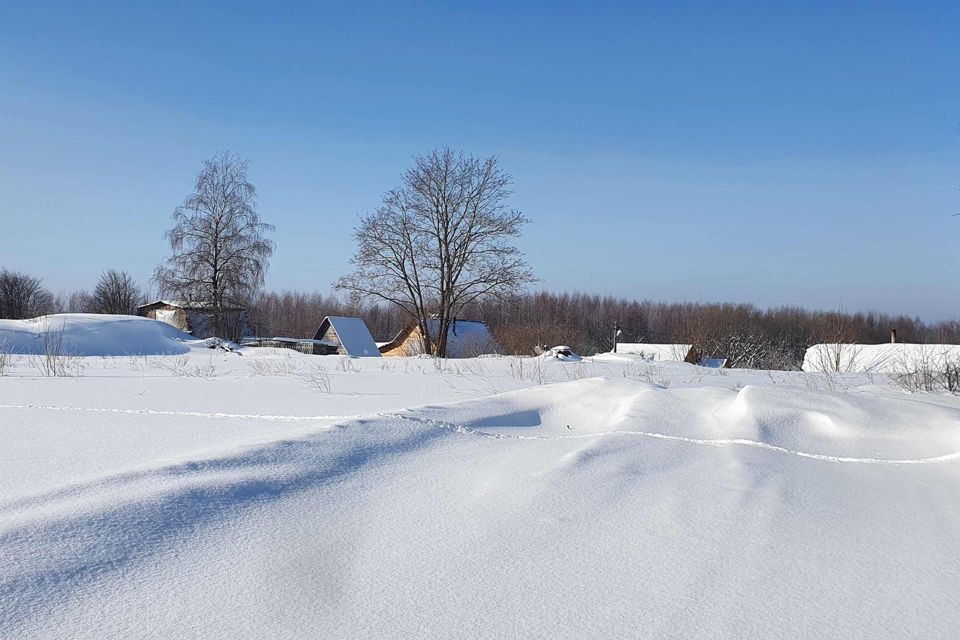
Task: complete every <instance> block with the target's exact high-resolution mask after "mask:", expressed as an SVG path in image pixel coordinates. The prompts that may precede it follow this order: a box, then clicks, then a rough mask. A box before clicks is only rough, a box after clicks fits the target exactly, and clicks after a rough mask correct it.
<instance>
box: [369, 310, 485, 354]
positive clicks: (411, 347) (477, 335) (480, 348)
mask: <svg viewBox="0 0 960 640" xmlns="http://www.w3.org/2000/svg"><path fill="white" fill-rule="evenodd" d="M428 331H430V340H431V342H436V336H437V335H438V334H439V331H440V322H439V321H438V320H437V319H436V318H431V319H430V323H429V325H428ZM499 352H500V348H499V346H498V345H497V342H496V340H494V338H493V334H491V333H490V329H489V328H488V327H487V325H486V323H485V322H482V321H480V320H454V321H453V322H452V323H451V324H450V329H449V331H448V332H447V357H448V358H474V357H476V356H479V355H483V354H487V353H499ZM380 353H382V354H383V355H384V356H387V357H407V356H416V355H420V354H422V353H423V334H422V332H421V331H420V326H419V325H418V324H417V323H416V322H412V323H410V324H409V325H407V326H406V327H404V328H403V329H402V330H401V331H400V333H398V334H397V336H396V337H395V338H394V339H393V340H391V341H390V342H387V343H385V344H382V345H380Z"/></svg>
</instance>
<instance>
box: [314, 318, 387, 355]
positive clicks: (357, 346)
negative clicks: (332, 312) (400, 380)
mask: <svg viewBox="0 0 960 640" xmlns="http://www.w3.org/2000/svg"><path fill="white" fill-rule="evenodd" d="M311 342H313V343H319V345H321V348H323V349H325V350H328V353H329V354H330V355H332V354H339V355H344V356H351V357H354V358H379V357H380V350H379V349H378V348H377V343H376V342H374V341H373V336H372V335H371V334H370V330H369V329H368V328H367V325H366V323H365V322H364V321H363V320H362V319H361V318H348V317H344V316H327V317H326V318H324V319H323V322H322V323H320V328H319V329H317V333H316V335H314V336H313V340H312V341H311Z"/></svg>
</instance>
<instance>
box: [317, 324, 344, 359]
mask: <svg viewBox="0 0 960 640" xmlns="http://www.w3.org/2000/svg"><path fill="white" fill-rule="evenodd" d="M319 340H327V341H328V342H332V343H333V344H335V345H337V354H338V355H341V356H343V355H346V354H347V352H346V351H345V350H344V348H343V343H342V342H340V336H338V335H337V330H336V329H334V328H333V325H332V324H331V325H330V326H328V327H327V330H326V331H324V332H323V335H322V336H320V338H319Z"/></svg>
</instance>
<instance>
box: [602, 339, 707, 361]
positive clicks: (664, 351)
mask: <svg viewBox="0 0 960 640" xmlns="http://www.w3.org/2000/svg"><path fill="white" fill-rule="evenodd" d="M691 349H693V345H691V344H649V343H646V342H618V343H617V353H627V354H632V355H638V356H643V357H644V358H646V359H647V360H651V361H653V362H684V361H686V359H687V356H688V355H689V354H690V350H691Z"/></svg>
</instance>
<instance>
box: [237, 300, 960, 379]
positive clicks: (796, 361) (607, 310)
mask: <svg viewBox="0 0 960 640" xmlns="http://www.w3.org/2000/svg"><path fill="white" fill-rule="evenodd" d="M326 315H357V316H360V317H362V318H363V319H364V320H365V321H366V323H367V326H369V327H370V331H371V332H372V333H373V335H374V338H375V339H376V340H378V341H387V340H389V339H390V338H392V337H393V336H394V335H395V334H396V333H397V332H398V331H399V330H400V329H401V328H402V327H403V326H405V325H406V323H407V321H408V319H407V318H406V317H404V316H403V314H402V313H401V312H400V310H399V309H395V308H389V307H384V306H372V305H371V306H362V305H356V304H350V303H348V302H345V301H343V300H341V299H338V298H336V297H334V296H324V295H321V294H319V293H302V292H282V293H265V294H261V295H260V296H258V298H257V301H256V302H255V304H254V305H253V306H252V309H251V319H252V323H253V328H254V331H255V332H256V333H257V334H258V335H263V336H273V335H283V336H293V337H301V336H307V337H309V336H312V335H313V333H314V332H315V331H316V329H317V327H318V326H320V322H321V321H322V320H323V317H324V316H326ZM461 319H464V320H483V321H485V322H486V323H487V324H488V325H489V326H490V329H491V331H492V332H493V334H494V336H495V337H496V338H497V341H498V342H499V343H500V345H501V346H502V347H503V350H504V352H506V353H511V354H520V355H524V354H527V355H529V354H532V353H533V352H534V350H535V348H536V346H537V345H538V344H542V345H546V346H554V345H558V344H564V345H568V346H570V347H571V348H572V349H573V350H574V351H576V352H578V353H582V354H593V353H598V352H602V351H610V350H611V348H612V347H613V333H614V328H613V327H614V324H615V323H616V324H618V325H619V326H620V328H621V331H622V335H621V337H620V339H619V342H648V343H684V344H687V343H689V344H692V345H693V346H694V347H695V348H696V349H697V350H698V351H699V352H700V353H701V354H702V355H703V356H704V357H723V358H728V359H729V360H730V363H731V365H732V366H735V367H749V368H771V369H799V368H800V363H801V362H802V361H803V354H804V351H805V350H806V348H807V347H808V346H809V345H811V344H816V343H819V342H856V343H864V344H873V343H880V342H888V341H889V340H890V331H891V329H895V330H896V331H897V340H898V341H899V342H938V343H939V342H943V343H958V342H960V322H956V321H952V322H942V323H938V324H926V323H924V322H923V321H921V320H920V319H919V318H910V317H907V316H891V315H887V314H880V313H843V312H822V311H808V310H805V309H801V308H798V307H780V308H777V309H758V308H757V307H755V306H753V305H750V304H719V303H664V302H652V301H642V302H639V301H634V300H626V299H623V298H615V297H602V296H597V295H589V294H583V293H559V294H558V293H549V292H538V293H528V294H522V295H516V296H511V297H509V298H506V299H502V300H488V301H486V302H483V303H480V304H473V305H471V306H470V307H468V308H467V310H466V311H465V312H464V313H462V314H461Z"/></svg>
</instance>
